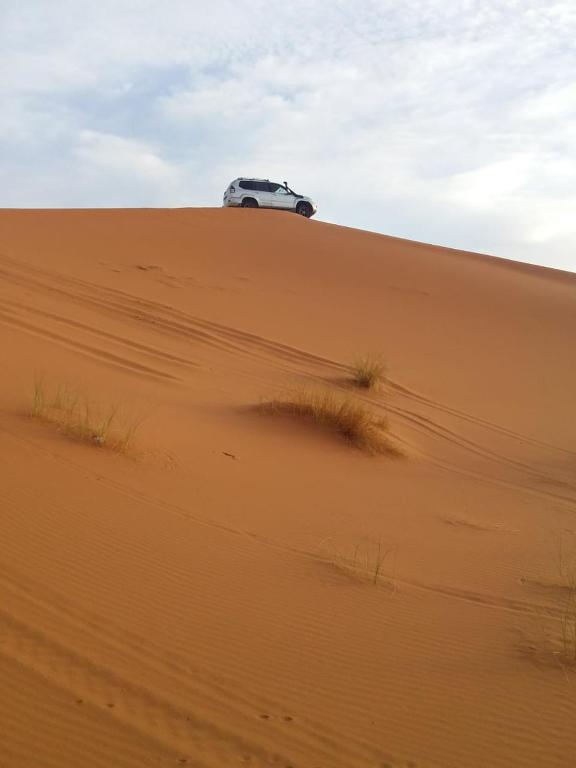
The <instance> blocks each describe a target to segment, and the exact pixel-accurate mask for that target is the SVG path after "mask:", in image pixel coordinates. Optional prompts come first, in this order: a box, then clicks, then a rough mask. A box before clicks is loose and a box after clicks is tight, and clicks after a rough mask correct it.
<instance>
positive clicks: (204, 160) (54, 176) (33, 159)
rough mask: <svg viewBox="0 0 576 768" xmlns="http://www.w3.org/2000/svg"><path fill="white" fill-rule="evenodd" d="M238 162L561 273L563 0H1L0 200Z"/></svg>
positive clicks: (453, 243)
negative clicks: (153, 0)
mask: <svg viewBox="0 0 576 768" xmlns="http://www.w3.org/2000/svg"><path fill="white" fill-rule="evenodd" d="M238 176H255V177H262V178H269V179H272V180H274V181H284V180H287V181H288V183H289V185H290V186H291V187H292V188H293V189H295V190H296V191H297V192H299V193H301V194H305V195H308V196H310V197H312V198H313V199H314V200H315V201H316V202H317V204H318V208H319V211H318V214H317V218H318V219H320V220H322V221H328V222H333V223H336V224H342V225H345V226H350V227H359V228H362V229H369V230H373V231H376V232H381V233H384V234H388V235H394V236H398V237H405V238H409V239H413V240H420V241H424V242H431V243H436V244H440V245H446V246H450V247H454V248H462V249H465V250H472V251H478V252H483V253H490V254H494V255H497V256H502V257H505V258H511V259H516V260H520V261H526V262H532V263H537V264H543V265H545V266H551V267H557V268H560V269H567V270H571V271H575V272H576V0H558V1H557V2H555V0H402V2H398V0H353V2H351V0H345V1H344V0H211V1H210V2H206V0H201V1H200V0H161V1H160V0H155V2H151V1H150V0H99V2H93V0H89V1H88V0H0V207H15V208H35V207H50V208H53V207H57V208H68V207H179V206H220V205H221V203H222V194H223V192H224V189H225V188H226V186H227V185H228V184H229V182H230V181H232V180H233V179H234V178H236V177H238Z"/></svg>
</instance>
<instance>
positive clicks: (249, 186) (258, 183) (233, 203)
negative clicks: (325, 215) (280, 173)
mask: <svg viewBox="0 0 576 768" xmlns="http://www.w3.org/2000/svg"><path fill="white" fill-rule="evenodd" d="M223 206H224V207H225V208H277V209H278V210H283V211H294V213H298V214H299V215H300V216H305V217H306V218H307V219H309V218H310V217H311V216H314V214H315V213H316V211H317V210H318V207H317V206H316V203H315V202H314V201H313V200H311V199H310V198H309V197H305V196H304V195H299V194H297V193H296V192H294V191H293V190H292V189H290V187H289V186H288V184H287V183H286V182H284V183H283V184H280V183H279V182H276V181H270V179H246V178H243V177H240V178H238V179H235V180H234V181H233V182H232V183H231V184H230V185H229V186H228V188H227V189H226V191H225V192H224V202H223Z"/></svg>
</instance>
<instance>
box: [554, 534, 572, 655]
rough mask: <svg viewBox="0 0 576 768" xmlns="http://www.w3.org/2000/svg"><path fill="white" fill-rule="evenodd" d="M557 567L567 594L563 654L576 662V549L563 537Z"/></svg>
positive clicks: (563, 622) (564, 613)
mask: <svg viewBox="0 0 576 768" xmlns="http://www.w3.org/2000/svg"><path fill="white" fill-rule="evenodd" d="M557 567H558V574H559V576H560V581H561V584H562V586H563V587H564V589H565V591H566V593H567V596H566V602H565V604H564V609H563V613H562V616H561V619H560V633H561V641H562V656H563V657H564V659H565V660H566V661H569V662H572V663H574V662H576V549H574V547H573V546H572V547H569V546H567V545H566V542H565V541H564V539H563V538H562V537H560V538H559V540H558V552H557Z"/></svg>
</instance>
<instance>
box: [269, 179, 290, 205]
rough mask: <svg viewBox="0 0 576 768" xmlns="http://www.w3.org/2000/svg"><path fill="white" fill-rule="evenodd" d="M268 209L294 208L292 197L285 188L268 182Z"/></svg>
mask: <svg viewBox="0 0 576 768" xmlns="http://www.w3.org/2000/svg"><path fill="white" fill-rule="evenodd" d="M268 186H269V188H270V207H271V208H294V195H293V194H292V193H291V192H288V190H287V189H286V187H284V186H283V185H282V184H277V183H276V182H270V184H269V185H268Z"/></svg>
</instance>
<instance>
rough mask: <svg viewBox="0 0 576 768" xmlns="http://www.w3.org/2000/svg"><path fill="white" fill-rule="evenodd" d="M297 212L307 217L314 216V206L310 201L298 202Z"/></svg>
mask: <svg viewBox="0 0 576 768" xmlns="http://www.w3.org/2000/svg"><path fill="white" fill-rule="evenodd" d="M296 213H298V214H300V216H306V218H307V219H309V218H310V216H312V206H311V205H310V203H305V202H302V203H298V205H297V206H296Z"/></svg>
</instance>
